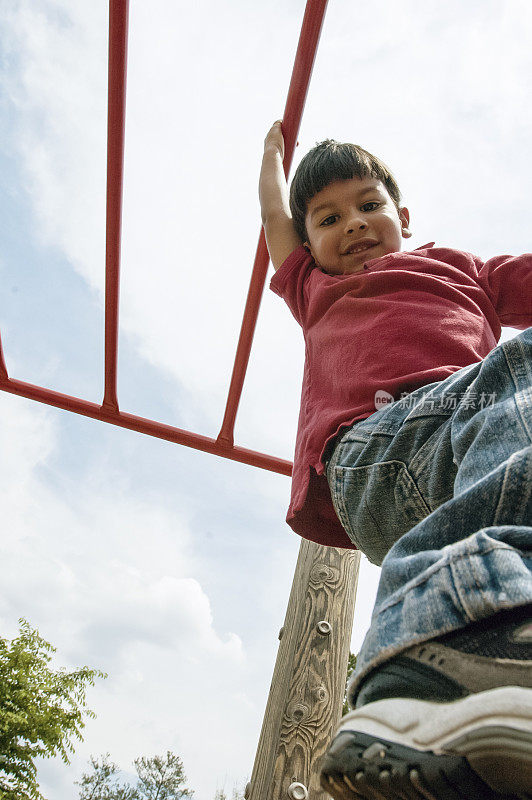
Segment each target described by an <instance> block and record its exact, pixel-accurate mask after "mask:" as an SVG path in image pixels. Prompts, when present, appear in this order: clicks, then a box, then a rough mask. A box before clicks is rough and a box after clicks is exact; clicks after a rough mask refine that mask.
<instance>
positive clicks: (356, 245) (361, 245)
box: [342, 239, 379, 256]
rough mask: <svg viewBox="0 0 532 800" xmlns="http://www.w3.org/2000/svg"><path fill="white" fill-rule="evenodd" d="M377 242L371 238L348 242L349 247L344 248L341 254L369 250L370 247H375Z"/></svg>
mask: <svg viewBox="0 0 532 800" xmlns="http://www.w3.org/2000/svg"><path fill="white" fill-rule="evenodd" d="M378 244H379V243H378V242H376V241H374V240H372V239H364V240H359V241H358V242H353V243H352V244H350V245H349V247H348V248H346V249H345V250H344V252H343V253H342V255H343V256H350V255H353V254H357V253H365V252H366V250H371V248H372V247H376V246H377V245H378Z"/></svg>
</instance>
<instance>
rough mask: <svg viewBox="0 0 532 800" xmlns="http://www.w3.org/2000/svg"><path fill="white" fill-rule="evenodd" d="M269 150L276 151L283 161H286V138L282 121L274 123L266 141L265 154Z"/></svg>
mask: <svg viewBox="0 0 532 800" xmlns="http://www.w3.org/2000/svg"><path fill="white" fill-rule="evenodd" d="M267 150H274V151H275V150H276V151H277V152H278V153H279V155H280V156H281V161H283V160H284V136H283V131H282V128H281V120H280V119H278V120H277V122H274V123H273V125H272V127H271V128H270V130H269V131H268V133H267V134H266V138H265V140H264V152H266V151H267Z"/></svg>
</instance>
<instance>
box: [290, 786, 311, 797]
mask: <svg viewBox="0 0 532 800" xmlns="http://www.w3.org/2000/svg"><path fill="white" fill-rule="evenodd" d="M288 797H290V798H291V800H307V798H308V789H307V787H306V786H305V785H304V784H303V783H291V784H290V786H289V787H288Z"/></svg>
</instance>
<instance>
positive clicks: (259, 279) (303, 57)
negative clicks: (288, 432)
mask: <svg viewBox="0 0 532 800" xmlns="http://www.w3.org/2000/svg"><path fill="white" fill-rule="evenodd" d="M327 1H328V0H307V5H306V8H305V16H304V17H303V24H302V26H301V33H300V35H299V44H298V47H297V51H296V57H295V61H294V68H293V70H292V78H291V80H290V87H289V89H288V97H287V99H286V105H285V110H284V116H283V125H282V129H283V135H284V139H285V156H284V162H283V165H284V171H285V175H286V176H287V177H288V173H289V171H290V165H291V164H292V157H293V155H294V149H295V146H296V139H297V134H298V131H299V126H300V123H301V117H302V115H303V107H304V105H305V100H306V97H307V91H308V86H309V83H310V76H311V74H312V68H313V66H314V58H315V55H316V50H317V48H318V42H319V38H320V33H321V29H322V25H323V18H324V16H325V9H326V8H327ZM269 260H270V257H269V255H268V249H267V247H266V239H265V238H264V231H263V230H261V232H260V236H259V243H258V245H257V252H256V254H255V263H254V265H253V271H252V273H251V281H250V284H249V290H248V296H247V300H246V306H245V309H244V318H243V320H242V327H241V329H240V337H239V340H238V345H237V350H236V356H235V363H234V367H233V374H232V376H231V383H230V386H229V393H228V397H227V405H226V408H225V414H224V419H223V422H222V427H221V430H220V433H219V434H218V441H219V442H224V443H226V444H229V445H231V444H232V443H233V434H234V427H235V419H236V413H237V411H238V405H239V403H240V397H241V394H242V387H243V385H244V378H245V376H246V370H247V366H248V362H249V354H250V352H251V344H252V342H253V335H254V333H255V326H256V324H257V316H258V313H259V307H260V301H261V299H262V294H263V292H264V284H265V282H266V275H267V273H268V263H269Z"/></svg>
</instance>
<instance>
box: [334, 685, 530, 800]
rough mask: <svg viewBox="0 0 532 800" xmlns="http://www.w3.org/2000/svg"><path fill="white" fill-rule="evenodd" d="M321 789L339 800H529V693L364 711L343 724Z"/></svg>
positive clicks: (504, 691) (508, 691) (396, 703)
mask: <svg viewBox="0 0 532 800" xmlns="http://www.w3.org/2000/svg"><path fill="white" fill-rule="evenodd" d="M321 781H322V787H323V788H324V789H325V790H326V791H327V792H329V794H331V795H332V796H333V797H334V798H336V799H337V800H358V798H367V800H501V798H505V800H532V690H530V689H525V688H522V687H517V686H505V687H501V688H498V689H492V690H490V691H486V692H480V693H478V694H473V695H469V696H468V697H465V698H463V699H461V700H457V701H455V702H453V703H432V702H427V701H422V700H414V699H408V698H391V699H386V700H379V701H378V702H375V703H369V704H368V705H367V706H362V707H361V708H359V709H357V710H356V711H352V712H351V713H350V714H348V715H346V716H345V717H344V718H343V719H342V723H341V725H340V727H339V729H338V731H337V735H336V737H335V739H334V741H333V743H332V744H331V746H330V748H329V751H328V753H327V755H326V756H325V759H324V762H323V765H322V778H321Z"/></svg>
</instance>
